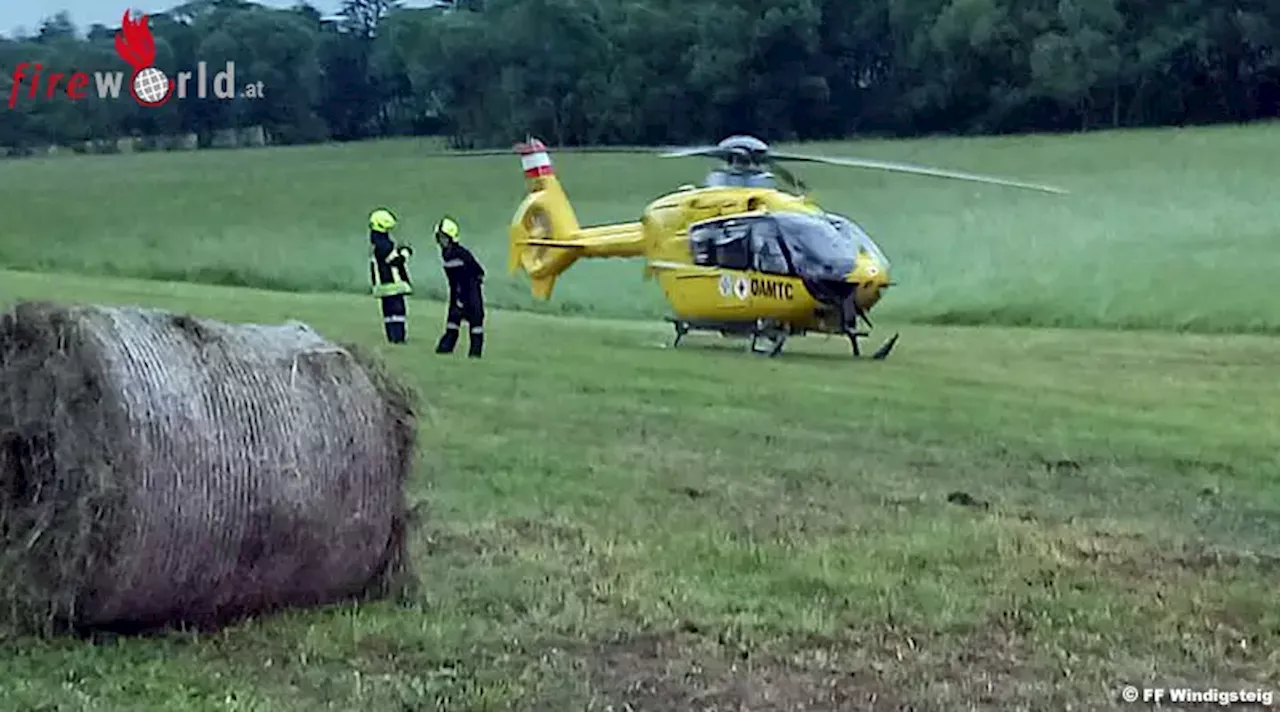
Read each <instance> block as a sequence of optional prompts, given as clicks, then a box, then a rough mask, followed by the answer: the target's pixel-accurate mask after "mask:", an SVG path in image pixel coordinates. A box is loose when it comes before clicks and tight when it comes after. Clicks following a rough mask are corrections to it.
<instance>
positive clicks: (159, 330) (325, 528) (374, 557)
mask: <svg viewBox="0 0 1280 712" xmlns="http://www.w3.org/2000/svg"><path fill="white" fill-rule="evenodd" d="M415 410H416V403H415V398H414V395H413V394H412V392H411V391H409V390H408V389H407V388H405V387H403V386H402V385H400V384H399V383H397V382H396V381H395V379H393V378H392V377H390V376H389V375H388V374H387V373H386V372H385V371H384V370H383V369H382V368H381V366H380V365H379V364H378V362H377V361H376V360H374V359H372V358H371V357H369V356H367V355H365V354H363V353H361V352H360V351H359V350H357V349H355V348H353V347H350V346H346V347H343V346H338V345H336V344H334V343H331V342H329V341H327V340H325V339H324V338H323V337H321V336H320V335H319V334H317V333H316V332H315V331H313V330H312V329H311V328H309V327H308V326H306V325H304V324H301V323H297V322H292V323H289V324H285V325H278V326H259V325H231V324H225V323H221V322H216V321H211V320H204V319H195V318H192V317H187V316H178V315H174V314H170V313H167V312H162V311H155V310H147V309H139V308H116V307H102V306H59V305H51V304H45V303H25V304H19V305H17V306H16V307H14V308H13V309H12V310H11V311H9V312H8V313H7V314H4V315H3V316H2V317H0V546H3V549H0V596H3V598H4V600H3V601H2V603H3V604H4V610H0V616H7V617H8V619H9V622H10V623H11V624H16V625H18V626H21V627H24V628H26V627H30V626H31V625H32V624H33V623H41V624H42V625H43V626H44V627H46V629H47V626H48V625H49V624H54V625H59V624H61V625H66V626H70V627H74V628H101V627H108V628H149V627H155V626H163V625H173V624H178V623H190V624H195V625H201V626H211V625H213V626H216V625H219V624H221V623H225V622H228V621H230V620H233V619H236V618H239V617H242V616H244V615H251V614H254V613H259V612H266V611H269V610H273V609H277V608H281V607H289V606H305V605H315V604H321V603H327V602H332V601H337V600H341V599H346V598H351V597H359V596H370V595H380V594H383V593H386V592H387V591H388V590H389V587H390V586H391V585H392V584H393V583H396V582H401V581H403V580H404V579H405V577H410V576H411V574H410V572H409V570H408V566H407V563H406V557H405V554H404V547H405V526H406V516H407V511H406V501H405V494H404V485H405V481H406V479H407V477H408V474H409V471H410V469H411V467H412V465H413V461H414V449H415V443H414V438H415V432H416V427H415V424H414V420H415Z"/></svg>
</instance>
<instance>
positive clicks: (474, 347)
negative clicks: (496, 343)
mask: <svg viewBox="0 0 1280 712" xmlns="http://www.w3.org/2000/svg"><path fill="white" fill-rule="evenodd" d="M436 242H437V243H438V244H439V245H440V259H441V260H442V261H443V262H444V274H445V276H446V277H447V278H448V279H449V314H448V316H447V317H446V319H445V325H444V334H443V335H442V336H441V337H440V342H439V343H438V344H436V353H438V354H448V353H453V347H454V346H457V344H458V330H459V329H460V328H461V326H462V322H463V320H465V321H466V322H467V324H468V325H469V326H470V340H469V347H470V348H469V350H468V351H467V355H468V356H470V357H472V358H480V354H481V352H482V351H483V350H484V294H483V284H484V267H481V266H480V263H479V262H477V261H476V258H475V256H474V255H472V254H471V250H468V249H467V248H465V247H463V246H462V245H461V244H459V243H458V223H457V222H455V221H454V220H453V219H452V218H448V217H446V218H444V219H443V220H441V221H440V222H438V223H436Z"/></svg>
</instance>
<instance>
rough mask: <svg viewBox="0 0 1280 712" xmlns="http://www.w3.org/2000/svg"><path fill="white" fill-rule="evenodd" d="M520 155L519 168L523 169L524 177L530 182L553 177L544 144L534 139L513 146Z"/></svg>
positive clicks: (549, 158) (552, 170)
mask: <svg viewBox="0 0 1280 712" xmlns="http://www.w3.org/2000/svg"><path fill="white" fill-rule="evenodd" d="M515 149H516V153H519V154H520V167H521V168H523V169H524V177H525V178H528V179H530V180H534V179H538V178H545V177H547V176H553V175H555V169H554V168H552V166H551V154H550V153H547V146H546V144H544V143H542V142H541V141H539V140H538V139H536V138H530V139H529V140H527V141H525V142H524V143H517V144H516V145H515Z"/></svg>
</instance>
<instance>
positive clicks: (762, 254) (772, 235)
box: [751, 218, 792, 274]
mask: <svg viewBox="0 0 1280 712" xmlns="http://www.w3.org/2000/svg"><path fill="white" fill-rule="evenodd" d="M780 238H781V234H780V233H779V231H778V224H777V223H775V222H774V221H773V220H770V219H768V218H762V219H760V220H757V221H756V222H755V224H754V225H752V226H751V251H752V252H753V253H754V254H755V258H756V269H758V270H760V271H761V272H768V273H770V274H791V272H792V270H791V262H790V259H789V258H788V255H787V253H786V251H785V249H786V248H784V247H783V246H782V243H781V240H780Z"/></svg>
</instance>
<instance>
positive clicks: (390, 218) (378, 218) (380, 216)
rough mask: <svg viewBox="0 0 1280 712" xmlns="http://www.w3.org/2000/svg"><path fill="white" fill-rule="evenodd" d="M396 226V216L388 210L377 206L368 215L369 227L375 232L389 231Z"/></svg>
mask: <svg viewBox="0 0 1280 712" xmlns="http://www.w3.org/2000/svg"><path fill="white" fill-rule="evenodd" d="M395 226H396V216H395V215H392V214H391V211H390V210H387V209H385V208H379V209H377V210H375V211H373V212H372V213H371V214H370V215H369V229H370V230H374V231H376V232H391V230H392V229H393V228H394V227H395Z"/></svg>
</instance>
